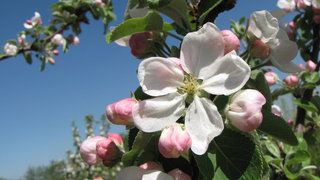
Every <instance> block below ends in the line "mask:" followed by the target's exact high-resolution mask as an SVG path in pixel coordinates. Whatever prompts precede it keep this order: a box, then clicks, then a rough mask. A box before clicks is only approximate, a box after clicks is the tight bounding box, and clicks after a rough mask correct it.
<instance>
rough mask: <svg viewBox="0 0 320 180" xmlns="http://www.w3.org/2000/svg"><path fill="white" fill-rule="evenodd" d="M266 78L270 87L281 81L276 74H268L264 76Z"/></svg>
mask: <svg viewBox="0 0 320 180" xmlns="http://www.w3.org/2000/svg"><path fill="white" fill-rule="evenodd" d="M264 77H265V78H266V80H267V83H268V85H269V86H272V85H274V84H275V83H276V81H277V80H278V79H279V77H278V75H277V74H276V73H274V72H266V73H265V74H264Z"/></svg>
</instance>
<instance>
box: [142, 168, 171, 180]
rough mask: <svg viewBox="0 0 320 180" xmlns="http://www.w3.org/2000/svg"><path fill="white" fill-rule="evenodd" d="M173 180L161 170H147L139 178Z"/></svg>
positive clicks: (144, 179) (145, 179)
mask: <svg viewBox="0 0 320 180" xmlns="http://www.w3.org/2000/svg"><path fill="white" fill-rule="evenodd" d="M152 179H155V180H174V179H173V178H172V177H171V176H170V175H169V174H166V173H164V172H161V171H159V170H151V171H147V172H145V173H144V174H143V176H142V179H141V180H152Z"/></svg>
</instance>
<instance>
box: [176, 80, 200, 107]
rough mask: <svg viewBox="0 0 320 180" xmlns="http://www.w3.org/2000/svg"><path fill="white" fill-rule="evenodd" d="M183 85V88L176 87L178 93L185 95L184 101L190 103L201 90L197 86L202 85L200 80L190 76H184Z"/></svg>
mask: <svg viewBox="0 0 320 180" xmlns="http://www.w3.org/2000/svg"><path fill="white" fill-rule="evenodd" d="M183 83H184V86H183V87H178V92H179V93H180V94H187V98H186V101H187V102H188V103H191V102H192V101H193V98H194V95H196V94H199V92H200V90H201V89H200V88H199V86H200V84H201V83H202V80H199V79H198V78H197V77H192V75H189V74H185V75H184V80H183Z"/></svg>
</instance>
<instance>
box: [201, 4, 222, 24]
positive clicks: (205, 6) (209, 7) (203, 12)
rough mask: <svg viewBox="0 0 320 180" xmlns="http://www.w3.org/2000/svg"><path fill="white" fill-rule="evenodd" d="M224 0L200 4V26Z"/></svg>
mask: <svg viewBox="0 0 320 180" xmlns="http://www.w3.org/2000/svg"><path fill="white" fill-rule="evenodd" d="M222 1H223V0H210V1H209V0H203V1H201V2H200V4H199V12H198V13H199V16H200V18H199V22H200V24H202V23H203V21H204V19H205V18H206V16H207V15H208V14H209V13H210V12H211V11H212V10H213V9H214V8H216V7H217V6H218V5H219V4H220V3H222Z"/></svg>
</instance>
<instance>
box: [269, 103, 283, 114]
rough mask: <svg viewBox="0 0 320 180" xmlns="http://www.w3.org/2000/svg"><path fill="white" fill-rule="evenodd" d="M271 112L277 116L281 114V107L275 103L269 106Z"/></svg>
mask: <svg viewBox="0 0 320 180" xmlns="http://www.w3.org/2000/svg"><path fill="white" fill-rule="evenodd" d="M271 112H272V113H273V114H274V115H276V116H279V117H281V116H282V110H281V108H280V107H279V106H277V105H275V104H274V105H272V106H271Z"/></svg>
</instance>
